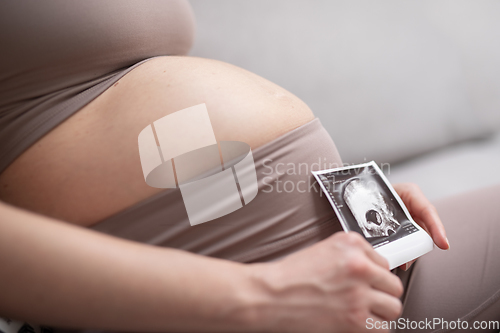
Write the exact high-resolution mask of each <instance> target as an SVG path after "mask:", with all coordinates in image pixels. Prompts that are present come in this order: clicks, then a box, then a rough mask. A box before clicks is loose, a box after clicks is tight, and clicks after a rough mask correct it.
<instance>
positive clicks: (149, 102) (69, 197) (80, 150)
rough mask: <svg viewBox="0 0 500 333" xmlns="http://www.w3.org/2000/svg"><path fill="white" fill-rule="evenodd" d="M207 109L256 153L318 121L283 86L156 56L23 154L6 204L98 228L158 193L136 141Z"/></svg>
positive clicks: (0, 194)
mask: <svg viewBox="0 0 500 333" xmlns="http://www.w3.org/2000/svg"><path fill="white" fill-rule="evenodd" d="M201 103H205V104H206V105H207V108H208V111H209V115H210V120H211V123H212V127H213V129H214V132H215V136H216V139H217V141H223V140H236V141H243V142H246V143H248V144H249V145H250V146H251V147H252V148H256V147H259V146H261V145H263V144H265V143H267V142H269V141H272V140H273V139H275V138H277V137H279V136H281V135H283V134H285V133H286V132H288V131H290V130H292V129H294V128H297V127H299V126H301V125H303V124H305V123H307V122H309V121H311V120H312V119H313V118H314V115H313V113H312V112H311V110H310V109H309V108H308V107H307V106H306V105H305V104H304V103H303V102H302V101H301V100H300V99H298V98H297V97H295V96H294V95H292V94H291V93H289V92H287V91H286V90H284V89H282V88H281V87H279V86H277V85H275V84H273V83H271V82H269V81H267V80H265V79H263V78H261V77H259V76H257V75H255V74H252V73H250V72H247V71H245V70H243V69H240V68H238V67H235V66H232V65H229V64H225V63H222V62H219V61H215V60H208V59H201V58H193V57H159V58H155V59H152V60H150V61H148V62H146V63H144V64H142V65H141V66H139V67H137V68H135V69H134V70H132V71H131V72H130V73H128V74H127V75H125V76H124V77H123V78H121V79H120V80H119V81H118V82H117V83H115V85H114V86H112V87H111V88H109V89H108V90H106V91H105V92H104V93H103V94H101V95H100V96H99V97H98V98H96V99H95V100H93V101H92V102H91V103H89V104H88V105H86V106H85V107H84V108H82V109H81V110H80V111H78V112H77V113H76V114H75V115H73V116H72V117H70V118H69V119H68V120H66V121H65V122H64V123H62V124H61V125H59V126H58V127H56V128H55V129H54V130H52V131H51V132H49V133H48V134H47V135H45V136H44V137H43V138H42V139H40V140H39V141H38V142H37V143H36V144H34V145H33V146H32V147H30V148H29V149H28V150H27V151H25V152H24V153H23V154H22V155H21V156H20V157H19V158H17V159H16V160H15V161H14V163H12V164H11V165H10V166H9V167H8V168H7V169H6V170H5V171H4V172H3V173H2V174H1V175H0V199H1V200H3V201H5V202H8V203H11V204H13V205H16V206H19V207H23V208H26V209H28V210H31V211H35V212H38V213H41V214H44V215H48V216H51V217H55V218H58V219H61V220H63V221H67V222H70V223H74V224H78V225H82V226H91V225H92V224H95V223H96V222H98V221H100V220H102V219H104V218H106V217H108V216H111V215H113V214H115V213H117V212H119V211H120V210H123V209H125V208H127V207H129V206H131V205H133V204H135V203H137V202H139V201H142V200H144V199H146V198H148V197H150V196H152V195H154V194H156V193H158V192H159V191H161V189H156V188H152V187H149V186H148V185H147V184H146V183H145V181H144V176H143V173H142V169H141V163H140V159H139V152H138V144H137V136H138V134H139V132H140V131H141V130H142V129H143V128H144V127H145V126H147V125H148V124H151V123H152V122H153V121H155V120H157V119H159V118H161V117H163V116H165V115H168V114H170V113H173V112H176V111H179V110H182V109H184V108H187V107H190V106H193V105H197V104H201Z"/></svg>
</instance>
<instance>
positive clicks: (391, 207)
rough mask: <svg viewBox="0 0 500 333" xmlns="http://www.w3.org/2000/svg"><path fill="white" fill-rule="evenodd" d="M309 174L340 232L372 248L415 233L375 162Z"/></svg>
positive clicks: (409, 217) (411, 222) (415, 228)
mask: <svg viewBox="0 0 500 333" xmlns="http://www.w3.org/2000/svg"><path fill="white" fill-rule="evenodd" d="M313 174H314V176H315V177H316V179H317V180H318V183H320V185H321V188H322V190H323V192H324V193H325V194H326V195H327V197H328V199H329V201H330V204H331V205H332V207H333V209H334V210H335V212H336V213H337V216H338V218H339V220H340V222H341V224H342V226H343V228H344V230H346V231H356V232H359V233H360V234H362V235H363V236H364V237H365V238H366V239H367V240H368V241H369V242H370V243H371V244H372V245H373V246H374V247H377V246H381V245H383V244H387V243H388V242H391V241H394V240H396V239H399V238H402V237H404V236H407V235H409V234H411V233H414V232H417V231H418V228H417V227H416V226H415V222H414V221H413V220H412V218H411V216H410V215H409V214H408V213H407V211H406V210H405V209H403V207H402V203H400V201H398V199H397V198H396V197H395V195H394V194H393V189H392V186H391V185H390V184H389V183H388V182H387V181H386V179H385V177H384V176H383V174H382V172H381V170H380V169H379V168H378V166H377V165H376V164H375V162H373V161H372V162H370V163H366V164H361V165H356V166H352V167H346V168H337V169H330V170H322V171H315V172H313Z"/></svg>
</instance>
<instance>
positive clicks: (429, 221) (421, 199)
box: [393, 183, 450, 270]
mask: <svg viewBox="0 0 500 333" xmlns="http://www.w3.org/2000/svg"><path fill="white" fill-rule="evenodd" d="M393 187H394V189H395V190H396V192H397V193H398V195H399V196H400V197H401V200H403V202H404V204H405V205H406V207H407V208H408V211H409V212H410V214H411V216H412V217H413V219H414V220H415V222H417V223H418V224H419V225H420V226H421V227H422V228H423V229H424V230H425V231H427V233H428V234H429V235H430V236H431V237H432V239H433V240H434V243H435V244H436V245H437V246H438V247H439V248H441V249H443V250H448V249H449V248H450V243H449V242H448V239H447V238H446V231H445V230H444V226H443V223H442V222H441V219H440V218H439V215H438V213H437V210H436V208H435V207H434V206H433V205H432V204H431V203H430V201H429V200H428V199H427V198H426V197H425V195H424V194H423V193H422V191H421V190H420V188H419V187H418V185H416V184H412V183H401V184H394V185H393ZM415 260H416V259H415ZM415 260H412V261H410V262H409V263H406V264H404V265H401V266H400V268H401V269H403V270H407V269H408V268H410V266H411V265H412V264H413V263H414V262H415Z"/></svg>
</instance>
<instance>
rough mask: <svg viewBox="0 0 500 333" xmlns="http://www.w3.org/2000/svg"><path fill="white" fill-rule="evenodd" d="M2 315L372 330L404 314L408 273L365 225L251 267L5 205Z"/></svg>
mask: <svg viewBox="0 0 500 333" xmlns="http://www.w3.org/2000/svg"><path fill="white" fill-rule="evenodd" d="M0 267H1V268H2V269H1V274H0V295H1V297H0V316H7V317H10V318H12V319H20V320H26V321H30V322H33V323H39V324H45V325H49V326H51V325H52V326H61V327H86V328H100V329H109V330H120V331H140V332H147V331H176V332H178V331H191V332H192V331H199V332H202V331H203V332H206V331H212V332H213V331H216V332H226V331H231V332H237V331H245V332H250V331H254V332H285V331H286V332H305V331H307V332H323V331H326V330H328V331H332V332H333V331H341V332H349V331H355V332H361V331H367V330H366V327H365V325H366V319H367V318H369V317H370V318H374V320H392V319H395V318H397V316H398V315H399V313H400V311H401V303H400V302H399V300H398V299H397V297H399V296H400V295H401V293H402V286H401V282H400V281H399V279H398V278H397V277H396V276H394V275H393V274H391V273H390V272H389V270H388V266H387V261H386V260H385V259H383V258H382V257H381V256H379V255H378V254H377V253H376V252H375V251H374V250H373V249H372V247H371V246H370V245H369V244H368V243H367V242H366V241H365V240H364V239H363V238H362V237H361V236H360V235H358V234H356V233H348V234H347V233H337V234H335V235H334V236H332V237H330V238H328V239H326V240H324V241H322V242H319V243H317V244H315V245H313V246H311V247H309V248H307V249H305V250H303V251H299V252H297V253H295V254H292V255H290V256H288V257H287V258H286V259H284V260H281V261H278V262H274V263H263V264H252V265H243V264H238V263H234V262H229V261H225V260H219V259H213V258H207V257H202V256H199V255H194V254H190V253H187V252H183V251H178V250H173V249H165V248H160V247H154V246H150V245H144V244H140V243H135V242H131V241H127V240H121V239H118V238H115V237H111V236H107V235H104V234H99V233H97V232H95V231H92V230H88V229H84V228H82V227H77V226H74V225H70V224H66V223H63V222H60V221H57V220H53V219H50V218H46V217H42V216H39V215H35V214H33V213H29V212H26V211H23V210H20V209H17V208H14V207H12V206H8V205H6V204H3V203H0Z"/></svg>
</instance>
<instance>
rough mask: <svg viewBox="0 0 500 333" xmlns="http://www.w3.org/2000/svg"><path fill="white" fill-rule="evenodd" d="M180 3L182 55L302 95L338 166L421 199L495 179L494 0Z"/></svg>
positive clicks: (498, 6)
mask: <svg viewBox="0 0 500 333" xmlns="http://www.w3.org/2000/svg"><path fill="white" fill-rule="evenodd" d="M190 2H191V4H192V6H193V10H194V13H195V16H196V19H197V37H196V41H195V45H194V48H193V49H192V51H191V55H193V56H199V57H205V58H213V59H218V60H222V61H225V62H228V63H231V64H234V65H237V66H239V67H242V68H245V69H247V70H249V71H252V72H254V73H256V74H258V75H260V76H262V77H264V78H266V79H268V80H270V81H272V82H274V83H276V84H278V85H280V86H282V87H284V88H285V89H287V90H289V91H290V92H292V93H293V94H295V95H296V96H298V97H299V98H301V99H302V100H303V101H305V102H306V103H307V104H308V105H309V106H310V108H311V109H312V110H313V112H314V113H315V115H316V116H317V117H318V118H320V120H321V121H322V123H323V125H324V126H325V128H326V129H327V130H328V132H329V133H330V135H331V136H332V138H333V139H334V141H335V143H336V145H337V147H338V149H339V151H340V154H341V156H342V158H343V161H344V162H346V163H358V162H363V161H370V160H372V159H374V160H375V161H376V162H377V163H379V164H381V163H390V165H391V167H390V169H387V168H385V169H384V171H386V173H388V176H389V178H390V179H391V181H393V182H400V181H413V182H416V183H418V184H419V185H420V186H421V187H422V189H423V190H424V192H425V193H426V194H427V195H428V196H429V197H430V198H432V199H435V198H440V197H443V196H447V195H451V194H454V193H459V192H463V191H467V190H470V189H474V188H478V187H482V186H488V185H493V184H497V183H500V134H499V133H500V1H496V0H495V1H493V0H474V1H473V0H469V1H463V0H458V1H457V0H449V1H442V0H426V1H401V0H378V1H371V0H354V1H353V0H344V1H326V0H325V1H317V0H315V1H306V0H287V1H285V0H267V1H264V0H257V1H243V0H210V1H206V0H191V1H190Z"/></svg>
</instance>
